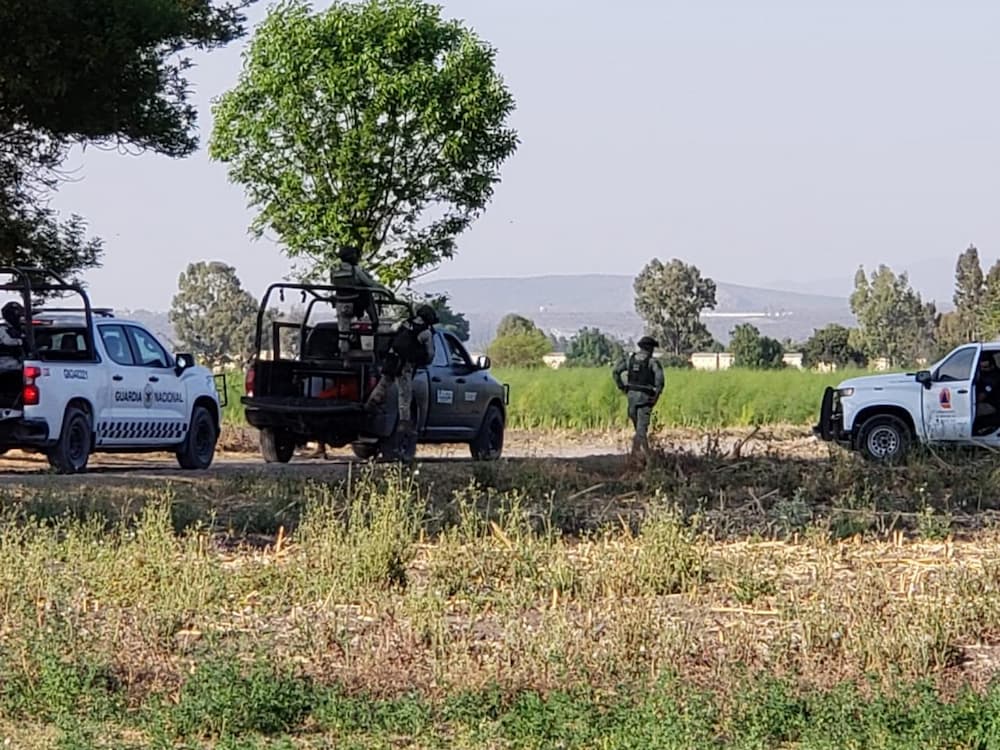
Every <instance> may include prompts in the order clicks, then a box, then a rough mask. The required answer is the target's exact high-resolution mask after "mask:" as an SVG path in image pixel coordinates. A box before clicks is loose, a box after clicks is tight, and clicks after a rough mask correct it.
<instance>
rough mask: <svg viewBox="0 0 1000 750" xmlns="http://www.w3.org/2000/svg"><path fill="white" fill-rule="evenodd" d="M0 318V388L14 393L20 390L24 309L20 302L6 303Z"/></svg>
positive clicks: (0, 310)
mask: <svg viewBox="0 0 1000 750" xmlns="http://www.w3.org/2000/svg"><path fill="white" fill-rule="evenodd" d="M0 317H2V318H3V325H0V382H2V386H0V387H2V388H3V389H4V391H7V390H11V391H13V392H15V393H16V392H18V391H20V389H21V378H22V375H21V367H22V365H23V360H24V307H23V306H22V305H21V303H20V302H13V301H12V302H8V303H7V304H6V305H4V306H3V308H2V309H0ZM8 381H9V382H8Z"/></svg>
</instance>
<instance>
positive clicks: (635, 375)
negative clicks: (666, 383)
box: [628, 354, 656, 391]
mask: <svg viewBox="0 0 1000 750" xmlns="http://www.w3.org/2000/svg"><path fill="white" fill-rule="evenodd" d="M628 387H629V388H634V389H636V390H643V391H645V390H652V389H653V388H655V387H656V375H654V374H653V366H652V365H651V364H650V359H649V358H647V359H638V358H637V357H636V356H635V355H634V354H633V355H631V356H630V357H629V358H628Z"/></svg>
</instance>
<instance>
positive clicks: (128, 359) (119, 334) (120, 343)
mask: <svg viewBox="0 0 1000 750" xmlns="http://www.w3.org/2000/svg"><path fill="white" fill-rule="evenodd" d="M100 331H101V341H103V342H104V348H105V349H106V350H107V352H108V356H109V357H111V361H112V362H114V363H115V364H119V365H134V364H135V359H133V358H132V350H131V349H130V348H129V345H128V339H126V338H125V329H124V328H122V327H121V326H101V327H100Z"/></svg>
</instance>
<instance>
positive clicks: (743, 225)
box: [55, 0, 1000, 309]
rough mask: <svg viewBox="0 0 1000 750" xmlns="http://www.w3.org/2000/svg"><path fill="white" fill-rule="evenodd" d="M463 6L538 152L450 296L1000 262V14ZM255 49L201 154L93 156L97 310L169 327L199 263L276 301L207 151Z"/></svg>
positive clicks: (219, 57) (878, 1) (90, 195)
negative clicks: (475, 290)
mask: <svg viewBox="0 0 1000 750" xmlns="http://www.w3.org/2000/svg"><path fill="white" fill-rule="evenodd" d="M326 4H327V3H324V2H319V3H316V4H315V7H317V8H319V7H324V6H325V5H326ZM443 6H444V10H445V13H446V14H447V15H449V16H453V17H459V18H462V19H464V20H465V21H466V22H467V23H468V24H470V25H471V26H472V27H474V28H475V30H476V31H477V32H478V33H479V34H480V35H481V36H482V37H484V38H485V39H487V40H489V41H490V42H492V43H493V44H494V45H495V46H496V47H498V49H499V60H498V64H499V67H500V70H501V72H502V74H503V75H504V77H505V79H506V81H507V84H508V85H509V86H510V88H511V89H512V91H513V93H514V96H515V98H516V100H517V104H518V109H517V112H516V114H515V117H514V125H515V127H516V128H517V129H518V130H519V132H520V136H521V139H522V144H521V147H520V148H519V150H518V152H517V153H516V154H515V156H514V157H513V158H512V159H510V160H509V161H508V162H507V164H506V166H505V168H504V171H503V183H502V184H501V185H500V186H499V187H498V190H497V193H496V196H495V199H494V201H493V203H492V204H491V205H490V207H489V208H488V209H487V212H486V214H485V215H484V217H483V218H482V219H480V220H479V222H478V223H477V224H475V225H474V227H473V228H472V229H471V230H470V231H469V232H468V233H467V234H466V235H464V236H463V237H462V238H461V239H460V252H459V255H458V256H457V258H456V259H455V260H454V261H452V262H450V263H448V264H446V265H445V266H444V267H442V269H441V270H440V271H439V272H438V273H437V274H436V275H435V277H434V278H445V277H463V276H499V275H512V276H523V275H533V274H540V273H583V272H596V273H628V274H635V273H636V272H638V271H639V269H640V268H641V267H642V266H643V265H644V264H645V263H646V262H647V261H648V260H649V259H650V258H652V257H654V256H658V257H660V258H662V259H664V260H666V259H668V258H670V257H680V258H683V259H685V260H687V261H689V262H694V263H696V264H697V265H698V266H699V267H700V268H701V269H702V270H703V271H704V272H705V273H706V274H709V275H711V276H713V277H714V278H716V279H717V280H719V281H730V282H735V283H745V284H765V283H769V282H776V281H785V280H787V281H792V282H808V281H815V280H826V279H833V280H835V281H836V282H837V283H839V284H840V287H841V288H839V289H834V288H832V287H831V289H830V290H831V291H833V292H842V291H843V287H844V285H845V284H846V285H849V283H850V279H851V277H852V276H853V272H854V269H855V268H856V267H857V265H858V264H859V263H865V264H867V265H871V264H875V263H878V262H887V263H889V264H890V265H892V266H893V267H895V268H897V269H902V268H903V267H906V266H907V265H912V266H913V267H914V278H915V281H917V282H921V283H924V282H923V280H927V281H926V283H924V285H925V286H931V285H933V284H934V283H936V282H941V283H943V284H944V286H945V288H947V285H948V283H950V281H949V280H950V277H951V274H952V268H953V259H954V256H955V255H956V254H957V253H958V252H959V251H960V250H962V249H964V248H965V247H966V246H967V245H968V244H969V243H970V242H974V243H976V244H977V245H978V247H979V248H980V251H981V253H982V254H983V255H984V256H985V257H986V258H987V259H988V260H989V261H990V262H992V260H993V259H995V258H996V256H997V253H998V252H1000V212H998V210H997V199H998V195H1000V192H998V187H1000V185H998V183H1000V168H998V167H1000V148H998V146H1000V104H998V99H997V95H996V90H997V85H998V82H1000V45H998V44H997V42H996V39H997V35H998V32H1000V3H998V2H996V0H992V2H990V1H988V0H982V1H978V2H974V1H972V0H950V1H949V2H942V1H941V0H934V1H930V0H924V1H921V0H836V2H834V1H833V0H824V1H823V2H819V1H818V0H780V1H779V0H756V1H755V2H747V1H746V0H726V1H723V0H689V1H687V2H676V1H674V2H671V1H668V0H648V1H647V2H639V1H638V0H618V2H616V3H608V2H593V1H592V0H573V1H570V0H447V1H445V2H444V3H443ZM266 10H267V6H266V4H265V3H264V2H263V1H262V2H261V3H259V5H258V7H256V8H254V9H253V10H252V11H251V18H252V20H253V22H254V23H256V22H258V21H259V20H260V19H261V18H263V16H264V15H265V13H266ZM243 46H244V44H243V43H241V44H238V45H233V46H232V47H231V48H229V49H225V50H221V51H217V52H213V53H211V54H208V55H199V56H198V57H197V67H196V68H195V70H194V71H193V72H192V76H191V78H192V82H193V84H194V86H195V88H196V95H195V101H196V103H197V105H198V107H199V112H200V126H201V133H202V150H200V151H199V152H198V153H197V154H195V155H193V156H191V157H189V158H187V159H184V160H169V159H166V158H162V157H157V156H150V155H145V156H141V157H135V156H126V155H120V154H118V153H116V152H103V151H99V150H94V149H88V150H87V152H86V153H85V154H82V155H81V154H79V153H77V155H76V156H75V158H74V166H75V167H77V168H78V173H77V179H78V181H77V182H75V183H74V184H69V185H66V186H65V187H63V189H62V190H61V191H60V193H59V195H58V197H57V198H56V201H55V205H56V207H58V208H60V209H62V210H73V211H76V212H79V213H81V214H82V215H84V216H85V217H87V218H88V219H89V220H90V222H91V228H92V230H93V231H94V232H95V233H97V234H99V235H101V236H103V237H104V238H105V239H106V242H107V253H106V255H105V258H104V268H103V269H101V270H99V271H95V272H93V273H92V274H90V275H89V276H88V280H89V282H90V284H91V288H92V291H93V296H94V299H95V303H103V304H111V305H114V306H119V307H146V308H151V309H166V308H167V307H168V305H169V302H170V298H171V296H172V295H173V293H174V291H175V289H176V283H177V276H178V274H179V273H180V272H181V271H182V270H183V269H184V267H185V266H186V264H187V263H188V262H190V261H195V260H202V259H219V260H224V261H226V262H229V263H232V264H233V265H235V266H236V268H237V269H238V272H239V274H240V276H241V278H242V279H243V281H244V284H245V285H246V286H247V287H248V288H249V289H250V290H251V291H252V292H253V293H254V294H257V293H259V292H261V291H262V290H263V288H264V286H266V284H267V283H268V282H269V281H270V280H272V279H274V278H276V277H279V276H281V275H283V274H284V273H286V272H287V270H288V267H289V266H288V263H287V261H286V260H285V259H284V257H283V256H282V255H281V253H280V248H279V247H278V246H277V245H275V244H273V243H272V242H269V241H260V242H254V241H252V240H251V239H250V238H249V236H248V234H247V232H246V229H247V226H248V224H249V222H250V218H251V213H250V211H249V210H248V209H247V208H246V203H245V199H244V195H243V191H242V189H241V188H240V187H239V186H236V185H231V184H229V182H228V181H227V178H226V173H225V169H224V168H223V166H222V165H218V164H214V163H212V162H210V161H209V160H208V156H207V153H206V151H205V146H206V144H207V141H208V136H209V134H210V132H211V123H212V120H211V112H210V110H209V102H210V101H211V99H212V98H213V97H215V96H217V95H219V94H220V93H222V92H224V91H225V90H227V89H228V88H230V87H231V86H233V85H234V84H235V82H236V79H237V75H238V73H239V70H240V66H241V64H242V63H241V58H240V54H241V52H242V49H243ZM921 269H922V270H921Z"/></svg>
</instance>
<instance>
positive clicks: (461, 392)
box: [242, 283, 509, 463]
mask: <svg viewBox="0 0 1000 750" xmlns="http://www.w3.org/2000/svg"><path fill="white" fill-rule="evenodd" d="M339 289H340V290H343V289H344V287H339ZM337 291H338V287H334V286H327V285H320V284H296V283H276V284H272V285H271V286H269V287H268V289H267V291H266V292H265V294H264V298H263V299H262V300H261V304H260V309H259V310H258V313H257V332H256V338H255V342H254V343H255V356H254V359H253V361H252V362H251V364H250V367H249V369H248V371H247V376H246V395H245V396H244V397H243V399H242V403H243V405H244V410H245V414H246V419H247V421H248V422H249V423H250V424H251V425H253V426H254V427H256V428H257V429H259V430H260V448H261V454H262V455H263V457H264V460H265V461H267V462H269V463H273V462H280V463H286V462H288V461H289V460H291V458H292V455H293V454H294V452H295V449H296V448H297V447H299V446H302V445H305V444H306V443H308V442H323V443H325V444H327V445H329V446H333V447H342V446H345V445H351V447H352V449H353V450H354V453H355V455H356V456H358V457H359V458H362V459H369V458H376V457H378V456H380V455H381V456H382V457H383V458H385V459H387V460H402V461H408V460H411V459H412V458H413V456H414V455H415V453H416V444H417V443H436V444H442V443H466V444H468V445H469V448H470V451H471V453H472V457H473V458H474V459H477V460H486V461H490V460H496V459H498V458H500V455H501V453H502V452H503V440H504V426H505V424H506V419H507V404H508V402H509V390H508V388H507V387H506V386H505V385H503V384H501V383H499V382H498V381H497V380H496V379H495V378H494V377H493V376H492V375H491V374H490V372H489V368H490V361H489V358H488V357H480V358H478V360H477V361H475V362H473V361H472V359H471V358H470V357H469V354H468V352H467V351H466V350H465V348H464V347H463V346H462V344H461V342H459V340H458V339H457V338H455V337H454V336H453V335H452V334H450V333H447V332H444V331H438V330H436V331H435V333H434V350H435V354H434V361H433V362H431V364H430V365H429V366H428V367H425V368H421V369H419V370H418V371H417V372H416V373H415V375H414V378H413V403H412V407H411V409H412V412H411V413H412V414H413V418H414V425H415V427H416V436H415V439H404V438H402V437H401V436H400V435H399V433H398V431H397V427H398V424H399V414H398V394H397V391H396V387H395V386H392V387H391V388H390V390H389V393H388V395H387V398H386V401H385V404H384V405H383V406H382V407H381V408H379V409H377V410H375V411H366V410H365V408H364V403H365V401H366V399H367V398H368V395H369V394H370V393H371V391H372V389H373V388H374V387H375V384H376V383H377V382H378V379H379V377H380V375H381V368H382V364H383V362H384V360H385V356H386V354H387V353H388V351H389V348H390V345H391V343H392V338H393V334H394V331H395V328H396V326H397V325H398V324H399V323H400V322H401V321H402V320H404V319H405V318H407V317H409V316H412V315H413V309H412V307H411V305H410V304H409V303H407V302H404V301H402V300H399V299H397V298H394V297H384V296H382V295H380V294H378V293H375V294H374V305H375V308H376V309H377V311H378V314H377V316H376V317H377V321H378V322H377V326H373V324H372V323H371V322H369V321H368V320H361V321H353V322H352V324H351V333H350V334H349V336H348V339H349V343H350V349H349V350H348V351H347V352H346V353H343V352H342V351H341V347H340V333H339V331H338V329H337V321H336V295H337ZM274 293H277V294H278V295H279V296H280V298H281V299H282V300H284V298H285V295H286V294H288V293H291V294H296V295H301V298H302V302H303V303H304V304H305V312H304V314H303V316H302V320H300V321H294V322H293V321H282V320H278V321H275V320H272V314H271V313H270V312H269V311H270V310H271V307H270V306H269V302H270V301H271V299H272V295H273V294H274ZM265 333H267V334H269V335H265Z"/></svg>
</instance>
